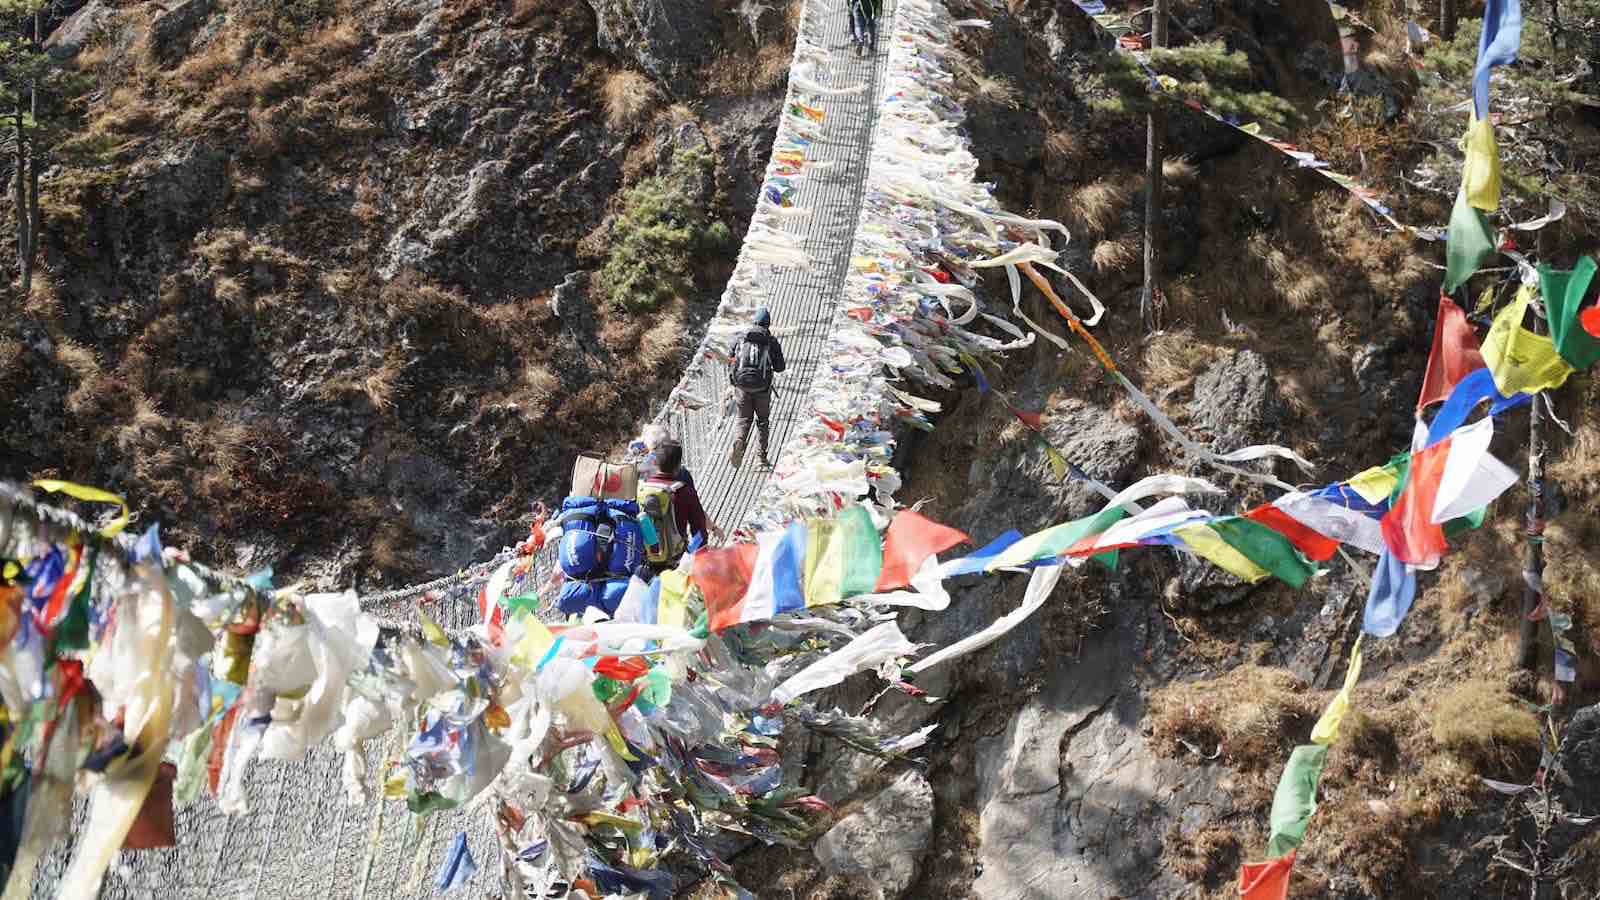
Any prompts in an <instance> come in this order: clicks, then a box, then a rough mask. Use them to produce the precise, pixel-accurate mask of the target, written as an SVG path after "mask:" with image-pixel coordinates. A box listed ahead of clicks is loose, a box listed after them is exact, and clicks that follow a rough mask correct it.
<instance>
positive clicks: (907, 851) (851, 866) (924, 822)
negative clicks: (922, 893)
mask: <svg viewBox="0 0 1600 900" xmlns="http://www.w3.org/2000/svg"><path fill="white" fill-rule="evenodd" d="M932 838H933V788H932V787H931V786H930V785H929V784H928V780H927V779H926V778H924V777H922V773H920V772H917V771H915V770H912V771H908V772H906V773H905V774H903V775H901V776H900V777H899V778H896V779H895V780H894V781H893V782H891V783H890V784H889V786H888V787H886V788H884V789H883V790H882V791H880V792H878V794H877V796H875V797H873V798H872V799H871V800H868V801H867V802H866V803H865V804H863V805H862V806H861V808H860V809H858V810H856V811H855V812H853V813H851V814H850V815H848V816H845V817H844V818H843V819H840V820H839V821H838V822H837V823H836V824H835V825H834V826H833V827H832V828H830V829H828V832H827V833H826V834H824V835H823V836H822V838H821V839H820V840H818V841H817V845H816V849H815V852H816V855H817V859H818V860H819V861H820V862H821V863H822V866H823V868H825V869H827V870H828V871H829V872H831V873H833V874H835V875H843V876H846V877H850V878H854V879H857V880H859V881H860V882H861V883H863V884H864V885H865V886H866V889H865V891H864V895H865V896H868V897H876V898H880V900H892V898H897V897H901V896H904V895H905V893H906V891H907V889H909V888H910V887H911V884H912V882H914V881H916V879H917V870H918V867H919V865H920V864H921V862H922V855H923V853H925V852H926V851H927V849H928V843H929V841H931V840H932Z"/></svg>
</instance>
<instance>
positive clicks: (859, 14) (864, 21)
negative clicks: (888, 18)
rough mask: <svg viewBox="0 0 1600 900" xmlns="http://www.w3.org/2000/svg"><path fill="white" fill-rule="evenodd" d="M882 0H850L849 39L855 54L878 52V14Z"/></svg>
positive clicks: (862, 54) (863, 54) (881, 10)
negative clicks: (854, 48)
mask: <svg viewBox="0 0 1600 900" xmlns="http://www.w3.org/2000/svg"><path fill="white" fill-rule="evenodd" d="M882 12H883V0H850V40H851V42H852V43H854V44H855V45H856V56H858V57H859V56H865V55H867V54H868V53H877V52H878V16H879V15H880V14H881V13H882Z"/></svg>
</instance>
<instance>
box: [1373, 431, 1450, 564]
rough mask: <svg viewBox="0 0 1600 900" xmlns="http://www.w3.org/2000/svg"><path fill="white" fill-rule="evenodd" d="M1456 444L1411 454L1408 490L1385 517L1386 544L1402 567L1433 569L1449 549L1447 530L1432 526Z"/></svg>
mask: <svg viewBox="0 0 1600 900" xmlns="http://www.w3.org/2000/svg"><path fill="white" fill-rule="evenodd" d="M1454 442H1455V439H1454V438H1445V439H1444V440H1442V441H1440V442H1439V443H1437V444H1434V445H1433V446H1432V447H1429V448H1427V449H1426V450H1423V451H1421V452H1420V453H1413V454H1411V470H1410V474H1409V475H1408V476H1407V477H1406V486H1405V489H1404V490H1403V491H1401V492H1400V496H1399V497H1398V498H1397V499H1396V500H1395V501H1394V506H1392V507H1390V509H1389V511H1388V512H1387V513H1384V515H1383V521H1382V523H1381V524H1382V526H1383V542H1384V543H1385V544H1388V545H1389V551H1390V552H1391V553H1393V554H1394V556H1395V559H1398V560H1400V561H1401V562H1403V563H1409V564H1411V565H1414V566H1416V565H1421V566H1431V565H1434V564H1436V563H1437V562H1438V561H1439V558H1440V557H1441V556H1443V555H1444V552H1445V551H1446V550H1448V549H1450V545H1449V544H1447V543H1445V540H1444V528H1443V527H1442V526H1439V525H1435V524H1433V522H1432V519H1433V507H1434V501H1435V500H1437V499H1438V496H1439V482H1440V481H1442V480H1444V464H1445V460H1446V459H1448V458H1449V456H1450V445H1451V444H1453V443H1454Z"/></svg>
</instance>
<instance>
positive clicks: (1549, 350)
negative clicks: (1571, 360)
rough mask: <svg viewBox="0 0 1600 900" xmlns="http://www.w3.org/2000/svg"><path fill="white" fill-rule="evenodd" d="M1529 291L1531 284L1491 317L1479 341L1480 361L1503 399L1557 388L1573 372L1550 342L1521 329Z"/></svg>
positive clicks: (1524, 287) (1528, 301)
mask: <svg viewBox="0 0 1600 900" xmlns="http://www.w3.org/2000/svg"><path fill="white" fill-rule="evenodd" d="M1533 290H1534V288H1533V286H1532V285H1523V286H1522V289H1521V290H1519V291H1517V298H1516V299H1515V300H1513V301H1511V303H1510V304H1508V305H1507V306H1506V308H1505V309H1503V310H1501V311H1500V314H1499V315H1498V316H1495V317H1494V324H1493V325H1492V326H1490V328H1489V335H1488V337H1486V338H1484V340H1483V361H1484V362H1485V363H1486V364H1488V366H1489V374H1490V375H1492V376H1494V385H1495V387H1496V388H1498V389H1499V390H1500V393H1502V394H1504V395H1505V396H1507V397H1509V396H1511V395H1512V394H1536V393H1538V392H1539V391H1544V390H1549V389H1551V388H1556V387H1560V386H1561V385H1562V384H1563V383H1564V382H1565V381H1566V380H1567V376H1568V375H1571V374H1572V372H1573V368H1572V367H1571V366H1569V365H1567V363H1566V360H1564V359H1562V358H1561V354H1559V353H1557V352H1556V345H1555V342H1554V341H1552V340H1550V338H1548V337H1546V336H1544V335H1542V334H1534V333H1533V332H1531V331H1529V330H1528V329H1526V328H1523V327H1522V319H1523V317H1524V316H1525V315H1526V314H1527V311H1528V304H1529V303H1530V302H1532V300H1533Z"/></svg>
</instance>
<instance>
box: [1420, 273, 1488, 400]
mask: <svg viewBox="0 0 1600 900" xmlns="http://www.w3.org/2000/svg"><path fill="white" fill-rule="evenodd" d="M1484 365H1485V364H1484V361H1483V354H1482V353H1480V352H1479V351H1478V337H1477V335H1475V334H1473V333H1472V326H1471V325H1468V324H1467V314H1466V312H1465V311H1463V310H1462V309H1461V307H1459V306H1457V305H1456V304H1455V301H1453V300H1451V299H1450V297H1449V295H1447V294H1443V293H1441V294H1440V295H1439V319H1438V321H1437V322H1436V323H1435V324H1434V326H1433V349H1432V350H1431V351H1429V353H1428V373H1427V374H1426V375H1424V376H1423V377H1422V394H1421V395H1420V396H1418V397H1417V412H1422V408H1423V407H1424V406H1427V405H1428V404H1429V403H1433V402H1436V401H1439V400H1443V399H1445V398H1446V397H1448V396H1450V392H1451V391H1452V390H1454V389H1455V386H1456V382H1458V381H1460V380H1461V379H1463V378H1465V377H1467V374H1468V373H1469V372H1474V371H1477V370H1478V369H1481V368H1484Z"/></svg>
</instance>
